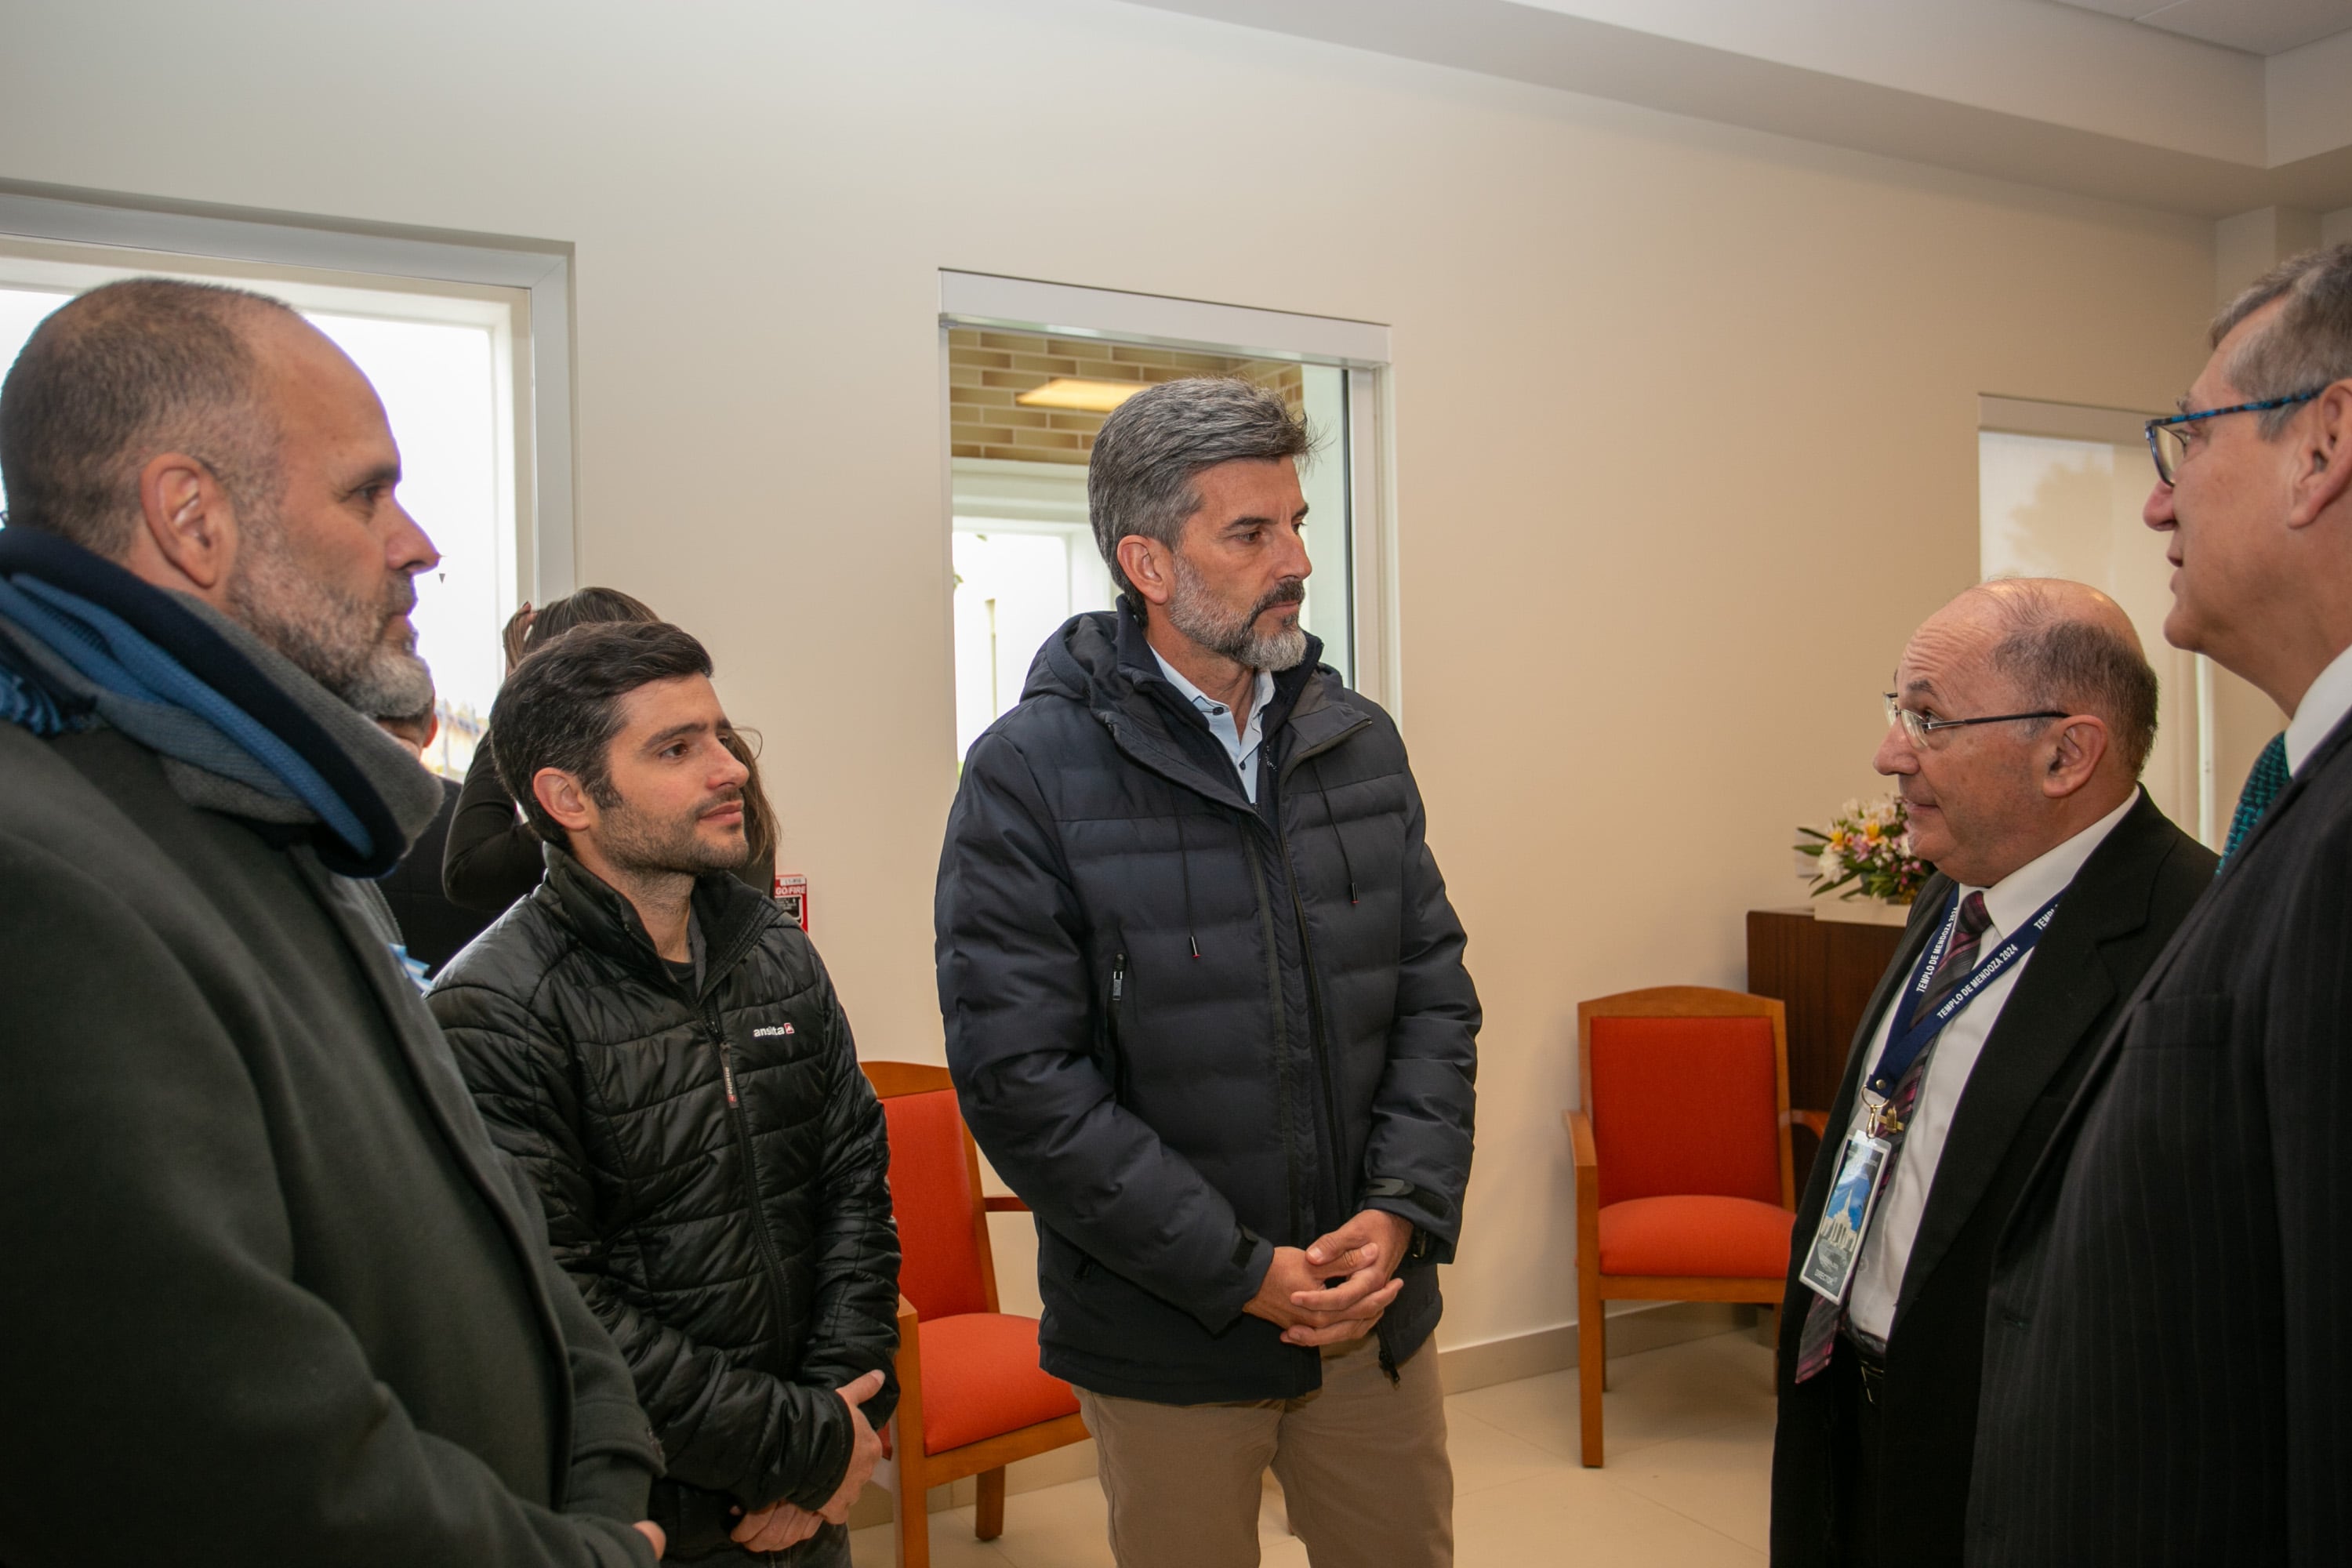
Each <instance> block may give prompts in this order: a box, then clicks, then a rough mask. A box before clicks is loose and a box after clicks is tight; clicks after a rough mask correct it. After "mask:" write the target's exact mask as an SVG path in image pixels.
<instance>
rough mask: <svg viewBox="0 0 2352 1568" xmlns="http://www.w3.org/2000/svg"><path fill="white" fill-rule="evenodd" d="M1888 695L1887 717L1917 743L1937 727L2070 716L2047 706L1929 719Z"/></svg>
mask: <svg viewBox="0 0 2352 1568" xmlns="http://www.w3.org/2000/svg"><path fill="white" fill-rule="evenodd" d="M1885 698H1886V721H1887V722H1888V723H1890V724H1900V725H1902V726H1903V733H1904V735H1905V736H1906V738H1907V739H1908V740H1909V741H1910V742H1911V744H1912V745H1913V746H1914V747H1925V746H1926V745H1927V737H1928V736H1930V735H1932V734H1934V733H1935V732H1936V731H1938V730H1965V729H1967V728H1968V727H1969V725H1971V724H2007V723H2009V722H2011V721H2013V720H2018V719H2064V718H2067V717H2069V715H2067V714H2065V713H2062V712H2060V711H2058V710H2055V709H2050V708H2044V709H2042V710H2041V711H2040V712H2038V713H1995V714H1993V715H1992V716H1991V717H1990V718H1986V719H1930V718H1928V717H1927V715H1926V714H1925V713H1922V712H1920V711H1919V710H1917V709H1916V708H1906V707H1904V706H1903V700H1902V699H1901V698H1899V697H1897V696H1896V695H1895V693H1894V692H1892V691H1889V692H1887V693H1885Z"/></svg>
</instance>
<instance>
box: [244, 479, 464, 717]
mask: <svg viewBox="0 0 2352 1568" xmlns="http://www.w3.org/2000/svg"><path fill="white" fill-rule="evenodd" d="M247 528H248V533H247V538H248V540H249V541H250V542H251V543H252V545H253V546H254V547H255V548H254V549H253V551H252V552H251V553H250V554H249V555H247V558H246V560H245V561H244V562H242V563H240V564H239V568H238V571H237V574H236V577H235V578H234V579H232V580H231V581H230V583H229V584H228V604H229V613H230V614H231V615H232V616H235V617H236V619H237V620H238V621H239V622H240V623H242V624H243V625H244V626H246V627H247V629H248V630H250V631H251V632H252V633H253V635H254V636H256V637H259V638H260V639H261V640H262V641H263V642H265V643H268V645H269V646H270V647H273V648H276V649H277V650H278V652H279V653H281V654H283V655H285V656H286V658H287V659H288V660H289V661H290V662H291V663H292V664H293V665H294V667H295V668H298V669H299V670H300V671H302V673H303V674H305V675H307V676H309V677H310V679H313V680H315V681H317V682H318V683H319V684H320V685H321V686H323V687H325V688H326V689H328V690H330V691H331V692H333V693H334V694H335V695H336V696H337V697H340V698H341V699H342V700H343V701H345V702H347V703H349V704H350V705H351V706H352V707H353V708H355V709H357V710H359V711H360V712H362V713H364V714H366V715H367V716H368V717H369V718H371V719H383V718H403V717H406V716H407V715H410V714H415V713H421V712H423V711H425V710H427V709H429V708H431V707H432V706H433V671H432V670H431V669H430V668H427V667H426V665H425V661H424V660H423V659H422V658H418V657H417V654H416V634H415V631H414V630H413V629H410V628H407V627H402V628H401V629H400V630H399V632H398V633H397V634H395V635H394V636H393V637H386V636H385V632H386V628H388V627H389V626H391V625H392V623H393V622H394V619H396V618H397V617H399V616H404V615H406V614H407V613H408V612H409V611H410V610H411V609H413V608H415V604H416V589H415V584H414V583H413V582H412V581H411V580H410V579H408V578H406V577H395V578H394V579H393V584H392V586H391V588H390V589H389V590H388V591H387V593H386V595H385V596H384V597H383V599H382V600H380V601H378V602H376V603H374V604H368V603H364V602H362V601H360V600H356V599H352V598H350V597H348V596H346V595H340V594H337V593H334V592H332V591H331V590H329V589H327V588H325V587H323V586H321V585H320V584H318V583H316V582H313V581H311V580H310V579H309V578H307V577H305V576H304V575H303V574H302V573H301V572H300V571H299V568H297V567H296V566H295V565H294V563H292V562H291V561H290V560H289V559H288V557H287V555H286V552H285V550H284V547H283V542H282V540H281V538H280V536H279V534H278V529H277V525H276V520H275V519H272V518H268V517H263V516H257V517H256V518H255V519H254V520H253V521H252V522H250V523H248V524H247Z"/></svg>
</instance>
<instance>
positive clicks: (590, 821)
mask: <svg viewBox="0 0 2352 1568" xmlns="http://www.w3.org/2000/svg"><path fill="white" fill-rule="evenodd" d="M530 793H531V795H533V796H534V797H535V798H536V799H537V800H538V801H539V808H540V809H541V811H543V812H545V813H547V815H548V816H551V817H553V818H555V821H556V825H557V826H560V827H562V829H563V831H564V832H566V833H579V832H582V831H583V830H584V829H587V828H589V827H593V826H595V823H596V808H595V805H594V804H593V802H591V801H590V800H589V798H588V792H587V791H586V790H585V789H583V788H582V787H581V784H580V781H579V780H578V779H577V778H574V777H573V776H572V774H570V773H565V772H564V771H563V770H562V768H541V769H540V770H539V772H537V773H533V774H531V775H530Z"/></svg>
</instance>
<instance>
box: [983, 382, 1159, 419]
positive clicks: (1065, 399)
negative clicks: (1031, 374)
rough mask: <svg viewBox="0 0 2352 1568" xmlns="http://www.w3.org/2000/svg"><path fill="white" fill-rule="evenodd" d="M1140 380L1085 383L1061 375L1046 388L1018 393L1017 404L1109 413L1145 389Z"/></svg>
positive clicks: (1048, 383) (1085, 412)
mask: <svg viewBox="0 0 2352 1568" xmlns="http://www.w3.org/2000/svg"><path fill="white" fill-rule="evenodd" d="M1143 387H1144V384H1143V383H1142V382H1139V381H1081V380H1079V379H1078V378H1077V377H1076V376H1068V375H1057V376H1055V378H1054V379H1053V380H1051V381H1049V382H1047V383H1046V384H1045V385H1043V386H1039V387H1033V388H1031V389H1030V390H1029V391H1027V392H1024V393H1020V394H1017V395H1015V396H1014V397H1013V402H1015V403H1017V404H1019V405H1021V406H1022V407H1024V408H1070V409H1075V410H1076V411H1077V412H1078V413H1081V414H1108V413H1109V412H1110V411H1111V410H1112V409H1114V408H1116V407H1118V405H1120V404H1122V403H1125V402H1126V401H1127V400H1128V399H1129V398H1130V397H1133V396H1134V395H1136V394H1137V393H1139V392H1141V391H1142V390H1143Z"/></svg>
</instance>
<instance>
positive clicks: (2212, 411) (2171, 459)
mask: <svg viewBox="0 0 2352 1568" xmlns="http://www.w3.org/2000/svg"><path fill="white" fill-rule="evenodd" d="M2326 390H2327V388H2326V387H2324V386H2315V387H2313V388H2312V389H2311V390H2310V391H2309V392H2298V393H2296V394H2295V395H2294V396H2293V397H2265V398H2263V400H2262V401H2261V402H2260V403H2233V404H2231V405H2230V406H2229V407H2227V408H2202V409H2200V410H2198V411H2197V412H2196V413H2194V414H2175V415H2173V416H2170V417H2169V418H2165V419H2151V420H2149V421H2148V422H2147V426H2146V429H2147V449H2148V453H2149V455H2150V456H2151V457H2153V458H2156V477H2157V478H2158V479H2162V480H2163V481H2164V482H2165V483H2166V484H2170V483H2171V482H2172V476H2173V475H2174V474H2176V473H2178V472H2179V469H2180V460H2181V459H2182V458H2186V457H2187V456H2188V455H2189V432H2190V430H2191V429H2192V428H2193V427H2194V426H2197V425H2198V424H2199V423H2200V422H2201V421H2203V420H2207V419H2219V418H2221V416H2223V415H2224V414H2261V413H2263V412H2264V411H2266V410H2268V409H2273V408H2291V407H2293V406H2294V405H2296V404H2298V403H2308V402H2310V401H2311V400H2312V399H2313V398H2315V397H2316V396H2318V395H2320V394H2321V393H2323V392H2325V391H2326Z"/></svg>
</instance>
